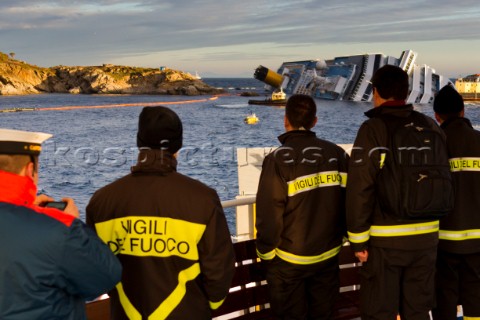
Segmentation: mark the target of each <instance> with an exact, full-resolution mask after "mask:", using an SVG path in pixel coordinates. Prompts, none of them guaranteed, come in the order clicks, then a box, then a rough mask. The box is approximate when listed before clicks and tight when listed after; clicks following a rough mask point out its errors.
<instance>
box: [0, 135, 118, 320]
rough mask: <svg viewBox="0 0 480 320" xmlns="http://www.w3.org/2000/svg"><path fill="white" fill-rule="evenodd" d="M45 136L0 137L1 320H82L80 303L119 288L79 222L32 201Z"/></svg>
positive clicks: (114, 265)
mask: <svg viewBox="0 0 480 320" xmlns="http://www.w3.org/2000/svg"><path fill="white" fill-rule="evenodd" d="M49 137H51V135H50V134H46V133H40V132H27V131H19V130H9V129H0V239H1V245H0V319H2V320H27V319H28V320H29V319H62V320H69V319H71V320H79V319H86V313H85V301H86V300H87V299H88V300H93V299H94V298H96V297H98V296H99V295H101V294H103V293H105V292H107V291H108V290H110V289H111V288H113V287H114V286H115V285H116V284H117V283H118V282H119V281H120V276H121V273H122V266H121V264H120V262H119V261H118V260H117V258H116V257H115V256H114V255H113V254H112V253H111V252H110V250H109V249H108V247H107V246H106V245H105V244H104V243H103V242H102V241H101V240H100V239H99V238H98V237H97V236H96V235H95V233H94V232H93V230H91V228H89V227H88V226H87V225H85V223H83V222H82V221H81V220H80V219H78V209H77V207H76V205H75V203H74V201H73V199H71V198H64V199H62V201H63V202H66V203H67V206H66V207H65V209H64V211H60V210H58V209H54V208H48V207H44V205H45V204H46V202H50V201H53V199H52V198H50V197H48V196H46V195H39V196H37V183H38V174H39V172H38V157H39V154H40V151H41V143H42V142H43V141H44V140H46V139H48V138H49Z"/></svg>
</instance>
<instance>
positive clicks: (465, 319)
mask: <svg viewBox="0 0 480 320" xmlns="http://www.w3.org/2000/svg"><path fill="white" fill-rule="evenodd" d="M463 320H480V317H467V316H466V315H464V316H463Z"/></svg>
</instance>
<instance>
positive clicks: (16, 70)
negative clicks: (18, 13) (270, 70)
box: [0, 53, 225, 96]
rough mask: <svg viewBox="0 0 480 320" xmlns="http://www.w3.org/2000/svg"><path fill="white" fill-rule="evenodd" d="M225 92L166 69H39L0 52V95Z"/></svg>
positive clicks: (58, 67)
mask: <svg viewBox="0 0 480 320" xmlns="http://www.w3.org/2000/svg"><path fill="white" fill-rule="evenodd" d="M224 92H225V91H224V90H222V89H218V88H214V87H212V86H209V85H207V84H206V83H204V82H203V81H201V80H199V79H196V78H195V77H194V76H192V75H191V74H189V73H186V72H182V71H177V70H173V69H168V68H162V69H160V68H158V69H157V68H139V67H129V66H116V65H111V64H105V65H103V66H86V67H81V66H75V67H68V66H55V67H51V68H42V67H37V66H34V65H29V64H27V63H25V62H22V61H18V60H15V59H13V58H10V57H9V56H7V55H6V54H4V53H0V95H24V94H37V93H70V94H158V95H186V96H196V95H211V94H220V93H224Z"/></svg>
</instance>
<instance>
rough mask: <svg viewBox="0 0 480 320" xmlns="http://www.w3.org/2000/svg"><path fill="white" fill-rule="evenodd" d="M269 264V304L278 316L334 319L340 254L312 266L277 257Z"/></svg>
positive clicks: (292, 318)
mask: <svg viewBox="0 0 480 320" xmlns="http://www.w3.org/2000/svg"><path fill="white" fill-rule="evenodd" d="M266 264H267V282H268V287H269V292H270V306H271V308H272V311H273V312H274V314H275V316H276V318H277V319H288V320H296V319H302V320H303V319H316V320H317V319H318V320H320V319H322V320H323V319H325V320H327V319H333V309H334V304H335V302H336V300H337V297H338V291H339V286H340V284H339V267H338V257H334V258H331V259H328V260H327V261H323V262H320V263H316V264H311V265H296V264H291V263H288V262H286V261H283V260H282V259H280V258H278V257H276V258H274V259H273V261H270V262H267V263H266Z"/></svg>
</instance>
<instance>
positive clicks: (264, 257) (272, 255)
mask: <svg viewBox="0 0 480 320" xmlns="http://www.w3.org/2000/svg"><path fill="white" fill-rule="evenodd" d="M257 256H258V257H259V258H260V259H262V260H272V259H273V258H275V250H272V251H270V252H267V253H261V252H260V251H258V249H257Z"/></svg>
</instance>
